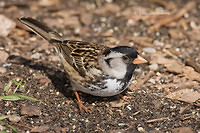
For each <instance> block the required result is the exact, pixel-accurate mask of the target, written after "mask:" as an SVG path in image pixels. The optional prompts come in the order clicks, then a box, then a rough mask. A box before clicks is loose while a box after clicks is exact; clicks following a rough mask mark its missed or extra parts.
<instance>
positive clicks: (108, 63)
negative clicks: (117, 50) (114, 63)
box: [105, 58, 112, 67]
mask: <svg viewBox="0 0 200 133" xmlns="http://www.w3.org/2000/svg"><path fill="white" fill-rule="evenodd" d="M111 59H112V58H109V59H105V62H106V63H107V65H108V66H109V67H110V60H111Z"/></svg>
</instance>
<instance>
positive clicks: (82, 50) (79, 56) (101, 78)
mask: <svg viewBox="0 0 200 133" xmlns="http://www.w3.org/2000/svg"><path fill="white" fill-rule="evenodd" d="M18 20H19V21H20V22H21V23H22V24H24V25H25V26H27V27H28V28H29V29H30V30H32V31H33V32H35V33H36V34H38V35H39V36H41V37H42V38H44V39H45V40H47V41H48V42H49V43H50V44H52V45H53V46H55V49H56V51H57V53H58V55H59V57H60V60H61V63H62V64H63V68H64V71H65V73H66V75H67V78H68V79H69V80H70V84H71V86H72V90H73V91H74V94H75V96H76V98H77V103H78V107H79V109H80V110H85V111H86V112H87V111H89V110H90V107H86V106H84V105H83V103H82V101H81V100H80V97H79V94H78V92H83V93H87V94H90V95H93V96H100V97H110V96H115V95H118V94H121V93H122V92H123V91H124V90H126V89H127V88H128V86H129V85H130V83H131V82H132V79H133V72H134V70H135V69H136V66H137V65H138V64H143V63H147V60H145V59H144V58H143V57H142V56H140V55H139V53H138V52H137V50H136V49H135V48H134V47H129V46H116V47H113V48H110V47H108V46H105V45H103V44H96V43H91V42H85V41H74V40H65V39H64V38H63V36H61V35H60V34H59V33H58V32H56V31H54V30H52V29H51V28H49V27H48V26H46V24H44V23H42V22H40V21H38V20H36V19H33V18H31V17H21V18H18Z"/></svg>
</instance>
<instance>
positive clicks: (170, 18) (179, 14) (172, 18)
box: [147, 1, 196, 34]
mask: <svg viewBox="0 0 200 133" xmlns="http://www.w3.org/2000/svg"><path fill="white" fill-rule="evenodd" d="M195 3H196V2H194V1H191V2H188V3H187V4H186V5H185V6H184V7H183V8H182V9H180V10H179V11H178V12H177V13H175V14H173V15H170V16H167V17H165V18H163V19H160V20H159V21H158V22H156V23H155V24H154V25H153V26H151V27H149V29H148V31H147V33H148V34H150V33H152V32H153V31H154V30H156V31H158V30H159V28H160V27H162V26H164V25H166V24H168V23H170V22H172V21H175V20H177V19H179V18H180V17H182V16H183V15H184V14H185V13H186V12H188V11H189V10H191V9H192V8H193V7H194V6H195Z"/></svg>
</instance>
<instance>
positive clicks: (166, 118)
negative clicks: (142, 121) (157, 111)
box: [147, 117, 169, 123]
mask: <svg viewBox="0 0 200 133" xmlns="http://www.w3.org/2000/svg"><path fill="white" fill-rule="evenodd" d="M163 120H169V117H163V118H157V119H152V120H148V121H147V123H152V122H157V121H163Z"/></svg>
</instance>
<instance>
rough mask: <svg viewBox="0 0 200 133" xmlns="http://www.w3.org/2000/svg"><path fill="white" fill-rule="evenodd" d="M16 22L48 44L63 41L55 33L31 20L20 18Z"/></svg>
mask: <svg viewBox="0 0 200 133" xmlns="http://www.w3.org/2000/svg"><path fill="white" fill-rule="evenodd" d="M18 20H19V21H20V22H21V23H23V24H24V25H26V26H27V27H28V28H29V29H31V30H32V31H33V32H35V33H36V34H38V35H40V36H41V37H42V38H44V39H46V40H47V41H48V42H50V43H54V42H57V41H62V40H63V38H62V36H60V35H59V34H58V33H57V32H56V31H54V30H52V29H50V28H49V27H47V26H46V25H45V24H43V23H41V22H39V21H37V20H35V19H33V18H30V17H21V18H18Z"/></svg>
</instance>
